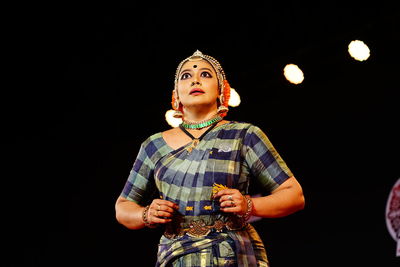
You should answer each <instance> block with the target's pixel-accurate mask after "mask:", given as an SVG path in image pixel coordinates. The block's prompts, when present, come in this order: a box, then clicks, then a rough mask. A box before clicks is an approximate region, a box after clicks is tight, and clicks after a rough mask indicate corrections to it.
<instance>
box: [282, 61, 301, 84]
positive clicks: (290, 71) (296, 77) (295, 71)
mask: <svg viewBox="0 0 400 267" xmlns="http://www.w3.org/2000/svg"><path fill="white" fill-rule="evenodd" d="M283 74H284V75H285V78H286V79H287V80H288V81H289V82H291V83H294V84H299V83H302V82H303V80H304V74H303V72H302V71H301V69H300V68H299V67H298V66H297V65H295V64H287V65H286V66H285V68H284V69H283Z"/></svg>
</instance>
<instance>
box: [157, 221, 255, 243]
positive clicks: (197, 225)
mask: <svg viewBox="0 0 400 267" xmlns="http://www.w3.org/2000/svg"><path fill="white" fill-rule="evenodd" d="M225 219H226V220H225ZM246 224H247V223H246V221H244V220H243V219H242V218H240V217H238V216H235V215H233V216H229V217H227V218H224V220H222V219H216V220H214V221H213V222H207V221H206V220H203V219H201V218H196V217H194V218H193V219H192V220H190V221H187V222H186V223H185V224H182V223H180V222H179V220H174V222H172V223H169V224H167V225H166V229H165V232H164V236H165V237H167V238H169V239H174V238H177V237H182V236H184V235H185V234H187V235H189V236H191V237H204V236H207V235H208V234H209V233H211V232H213V231H215V232H223V231H227V230H228V231H235V230H241V229H243V227H244V226H246Z"/></svg>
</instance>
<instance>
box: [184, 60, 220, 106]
mask: <svg viewBox="0 0 400 267" xmlns="http://www.w3.org/2000/svg"><path fill="white" fill-rule="evenodd" d="M177 90H178V96H179V100H180V102H181V103H182V105H183V106H185V107H189V106H196V105H210V104H211V105H214V104H215V105H216V103H217V98H218V95H219V90H218V79H217V74H216V73H215V71H214V69H213V67H212V66H211V65H210V63H208V62H207V61H205V60H199V61H188V62H185V63H184V64H183V66H182V68H181V71H180V73H179V76H178V88H177Z"/></svg>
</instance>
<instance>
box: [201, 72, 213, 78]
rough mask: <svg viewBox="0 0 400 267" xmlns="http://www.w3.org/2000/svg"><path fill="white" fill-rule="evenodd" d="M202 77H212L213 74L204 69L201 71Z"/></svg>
mask: <svg viewBox="0 0 400 267" xmlns="http://www.w3.org/2000/svg"><path fill="white" fill-rule="evenodd" d="M201 77H205V78H212V76H211V74H210V73H209V72H207V71H204V72H202V73H201Z"/></svg>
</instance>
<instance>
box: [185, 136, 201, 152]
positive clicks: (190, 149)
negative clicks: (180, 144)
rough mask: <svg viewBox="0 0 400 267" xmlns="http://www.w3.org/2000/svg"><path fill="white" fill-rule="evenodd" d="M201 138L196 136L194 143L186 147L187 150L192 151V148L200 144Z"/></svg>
mask: <svg viewBox="0 0 400 267" xmlns="http://www.w3.org/2000/svg"><path fill="white" fill-rule="evenodd" d="M199 142H200V140H199V139H197V138H195V139H193V141H192V143H191V144H190V145H189V146H188V147H187V148H186V150H187V151H188V152H189V153H191V152H192V150H193V149H194V148H195V147H196V146H197V145H198V144H199Z"/></svg>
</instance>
